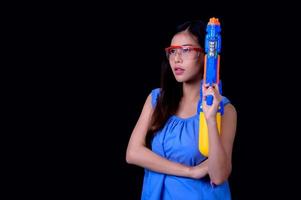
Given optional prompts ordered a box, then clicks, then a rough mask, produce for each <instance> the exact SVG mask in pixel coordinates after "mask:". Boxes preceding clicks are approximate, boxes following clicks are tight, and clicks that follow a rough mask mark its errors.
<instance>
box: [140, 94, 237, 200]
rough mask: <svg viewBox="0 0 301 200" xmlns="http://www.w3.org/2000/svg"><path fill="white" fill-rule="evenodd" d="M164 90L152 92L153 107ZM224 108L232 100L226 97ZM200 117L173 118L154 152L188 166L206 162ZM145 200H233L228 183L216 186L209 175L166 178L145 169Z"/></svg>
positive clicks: (158, 137) (154, 143)
mask: <svg viewBox="0 0 301 200" xmlns="http://www.w3.org/2000/svg"><path fill="white" fill-rule="evenodd" d="M159 94H160V89H159V88H157V89H154V90H152V92H151V97H152V106H153V108H154V107H155V105H156V102H157V98H158V96H159ZM222 101H223V103H224V105H226V104H227V103H229V102H230V101H229V100H228V99H227V98H226V97H223V99H222ZM198 133H199V115H198V114H196V115H194V116H192V117H188V118H180V117H178V116H176V115H172V116H171V117H170V118H169V119H168V120H167V122H166V124H165V126H164V127H163V128H162V129H161V130H160V131H158V132H157V133H156V134H155V136H154V137H153V139H152V141H151V147H152V151H153V152H154V153H156V154H158V155H160V156H162V157H164V158H166V159H168V160H170V161H174V162H177V163H181V164H184V165H187V166H195V165H198V164H200V163H201V162H203V161H204V160H205V159H206V157H204V156H203V155H202V154H201V153H200V152H199V150H198ZM141 199H142V200H230V199H231V193H230V188H229V184H228V181H225V182H224V183H223V184H220V185H217V186H214V187H213V186H212V185H211V183H210V179H209V177H208V176H206V177H204V178H201V179H192V178H186V177H179V176H174V175H166V174H161V173H158V172H154V171H151V170H149V169H145V174H144V179H143V188H142V197H141Z"/></svg>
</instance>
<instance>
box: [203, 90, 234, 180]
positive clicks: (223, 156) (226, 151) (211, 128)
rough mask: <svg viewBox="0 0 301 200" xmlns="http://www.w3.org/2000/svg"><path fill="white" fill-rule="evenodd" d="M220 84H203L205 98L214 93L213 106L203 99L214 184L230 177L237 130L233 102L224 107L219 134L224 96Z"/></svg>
mask: <svg viewBox="0 0 301 200" xmlns="http://www.w3.org/2000/svg"><path fill="white" fill-rule="evenodd" d="M218 91H219V90H218V85H215V87H209V88H206V86H205V85H203V94H205V95H204V100H205V98H206V96H207V95H213V96H214V100H213V104H212V105H211V106H207V105H206V103H205V102H206V101H203V110H204V113H205V116H206V122H207V127H208V135H209V136H208V137H209V155H208V174H209V176H210V179H211V181H212V182H213V183H214V184H217V185H218V184H221V183H223V182H224V181H225V180H227V179H228V177H229V175H230V173H231V169H232V148H233V142H234V137H235V132H236V121H237V113H236V110H235V108H234V106H233V105H232V104H230V103H229V104H227V105H226V106H225V107H224V115H223V116H222V120H221V135H219V134H218V128H217V121H216V112H217V109H218V106H219V103H220V101H221V99H222V96H221V95H220V94H219V92H218Z"/></svg>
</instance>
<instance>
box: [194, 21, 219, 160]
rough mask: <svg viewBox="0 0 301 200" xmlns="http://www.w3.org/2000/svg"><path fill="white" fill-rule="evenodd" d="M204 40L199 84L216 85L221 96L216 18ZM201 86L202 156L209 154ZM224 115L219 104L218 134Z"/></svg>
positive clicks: (209, 26)
mask: <svg viewBox="0 0 301 200" xmlns="http://www.w3.org/2000/svg"><path fill="white" fill-rule="evenodd" d="M206 32H207V33H206V38H205V63H204V65H205V66H204V79H203V81H202V83H201V84H203V82H204V84H209V86H212V85H213V84H218V86H219V92H220V94H222V84H221V81H220V80H219V69H220V55H219V53H220V51H221V35H220V32H221V27H220V22H219V20H218V18H214V17H213V18H210V20H209V22H208V24H207V28H206ZM202 100H203V94H202V85H201V90H200V101H199V105H198V113H199V116H200V118H199V120H200V123H199V150H200V152H201V154H203V155H204V156H206V157H207V156H208V154H209V140H208V128H207V123H206V119H205V114H204V113H203V109H202ZM212 103H213V96H212V95H209V96H207V97H206V104H207V105H208V106H211V105H212ZM223 114H224V105H223V103H222V102H221V103H220V105H219V108H218V111H217V114H216V119H217V125H218V132H219V134H220V133H221V116H222V115H223Z"/></svg>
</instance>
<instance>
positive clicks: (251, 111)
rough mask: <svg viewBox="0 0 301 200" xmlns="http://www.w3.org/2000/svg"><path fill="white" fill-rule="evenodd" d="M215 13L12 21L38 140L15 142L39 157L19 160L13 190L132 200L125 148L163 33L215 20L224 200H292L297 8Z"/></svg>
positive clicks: (47, 15) (77, 8)
mask: <svg viewBox="0 0 301 200" xmlns="http://www.w3.org/2000/svg"><path fill="white" fill-rule="evenodd" d="M225 4H226V3H224V4H220V3H214V2H213V3H212V4H209V3H208V4H205V3H201V2H199V3H195V2H170V3H164V5H163V4H156V5H154V4H150V3H146V2H141V3H129V2H126V3H117V2H116V5H110V6H109V5H108V4H107V5H106V6H105V5H99V4H90V5H88V4H85V5H83V4H80V3H78V4H76V3H72V4H69V5H35V6H39V8H38V9H35V10H34V11H33V12H29V11H28V12H26V13H25V14H26V17H24V18H22V17H20V18H16V21H17V22H18V24H17V25H18V26H19V27H20V28H18V29H19V30H20V31H22V33H23V36H22V37H16V39H18V40H19V41H20V42H22V43H24V45H23V47H24V46H26V47H27V48H24V51H26V50H28V49H29V48H28V47H30V48H33V49H35V50H34V51H33V52H34V53H35V55H34V56H32V55H31V56H32V57H31V56H28V57H27V59H28V60H27V59H26V62H31V65H30V66H33V67H28V68H26V69H23V71H24V72H26V73H28V74H29V76H28V77H29V78H28V79H27V81H28V82H26V83H29V84H26V86H24V85H23V84H19V85H18V87H19V88H21V89H20V90H21V91H23V92H24V90H23V89H28V90H26V94H27V95H29V96H28V99H26V98H25V100H28V101H29V102H30V105H32V106H31V107H30V108H28V107H27V108H26V110H27V111H28V113H30V114H33V115H36V116H35V117H34V118H33V119H35V121H34V122H31V123H30V125H33V126H34V127H35V128H31V129H30V130H34V132H36V133H37V135H35V136H29V135H25V136H24V135H23V136H22V138H24V139H27V140H31V143H34V146H37V147H38V148H33V147H31V148H30V153H29V154H27V153H20V154H18V155H21V156H20V157H23V156H25V157H26V156H27V157H26V159H25V160H26V161H30V162H29V164H28V165H25V166H27V167H28V168H29V171H30V172H31V173H28V171H27V170H21V172H20V171H19V172H20V173H19V174H20V175H24V173H25V177H26V178H25V179H23V181H22V182H21V183H20V185H21V187H22V186H24V187H25V186H28V181H29V180H30V181H34V184H32V185H30V186H32V187H31V189H29V190H26V194H27V193H28V194H30V195H38V197H49V196H52V197H66V198H69V197H72V198H73V197H81V198H83V199H91V198H93V199H103V198H104V196H106V195H109V197H110V198H109V199H117V198H118V197H119V198H122V199H139V197H140V194H141V187H142V179H143V169H142V168H140V167H137V166H133V165H129V164H127V163H126V161H125V151H126V147H127V142H128V140H129V137H130V134H131V131H132V130H133V128H134V126H135V123H136V120H137V119H138V117H139V115H140V112H141V109H142V107H143V104H144V101H145V99H146V97H147V95H148V94H149V93H150V91H151V90H152V89H153V88H156V87H159V82H160V79H159V78H160V63H161V59H162V57H163V56H164V52H163V49H164V48H165V47H166V46H168V45H169V41H170V35H169V34H170V32H171V31H172V30H173V28H174V27H175V26H176V25H177V24H179V23H182V22H184V21H186V20H194V19H201V20H203V21H204V22H207V21H208V20H209V18H210V17H218V18H219V19H220V21H221V26H222V53H221V79H222V81H223V93H224V95H225V96H227V97H228V98H229V99H230V100H231V102H232V103H233V105H234V106H235V107H236V109H237V112H238V126H237V135H236V138H235V143H234V149H233V171H232V174H231V177H230V179H229V180H230V186H231V191H232V197H233V199H234V200H237V199H264V198H271V197H285V198H286V199H289V198H290V197H292V196H293V195H294V194H295V192H297V191H296V187H295V185H294V184H293V183H292V181H293V180H295V179H297V180H298V179H299V178H298V176H299V174H298V167H297V166H298V164H297V159H298V156H297V155H298V153H297V152H298V148H297V147H298V140H297V139H296V135H297V132H298V129H296V128H295V127H296V125H297V118H296V117H294V116H293V114H297V115H298V112H297V108H298V106H299V104H300V103H299V100H298V98H297V97H296V94H297V92H298V89H297V88H298V87H297V81H298V79H297V78H296V73H297V67H298V66H299V63H298V56H297V51H296V50H294V48H297V49H298V44H299V38H298V32H297V30H296V29H297V26H298V25H297V24H298V22H297V20H296V15H297V13H296V11H295V10H294V8H296V7H294V5H291V4H289V3H287V4H284V3H281V4H280V3H279V4H273V5H269V6H264V5H262V4H259V3H258V4H255V3H251V2H250V3H248V2H243V3H239V4H230V3H229V4H227V5H225ZM27 6H28V5H27ZM21 50H22V49H21ZM27 53H28V52H27ZM29 54H31V53H30V52H29ZM30 58H33V61H31V59H30ZM27 66H28V65H27ZM35 66H36V67H37V68H35ZM21 74H22V71H21V73H20V74H19V75H20V76H21ZM25 100H24V101H25ZM24 104H25V103H24ZM20 107H22V105H21V106H20ZM33 110H34V111H33ZM24 118H27V116H24ZM28 127H30V126H28ZM22 138H21V140H22ZM20 143H21V142H20ZM29 155H30V156H29ZM29 157H30V159H29ZM23 159H24V157H23ZM34 163H35V164H34ZM36 163H39V164H36ZM24 169H25V167H24ZM33 191H36V192H38V193H35V192H33ZM32 192H33V193H32Z"/></svg>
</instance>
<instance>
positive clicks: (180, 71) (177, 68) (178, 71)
mask: <svg viewBox="0 0 301 200" xmlns="http://www.w3.org/2000/svg"><path fill="white" fill-rule="evenodd" d="M184 71H185V69H183V68H181V67H175V68H174V72H175V74H176V75H182V74H183V73H184Z"/></svg>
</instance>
